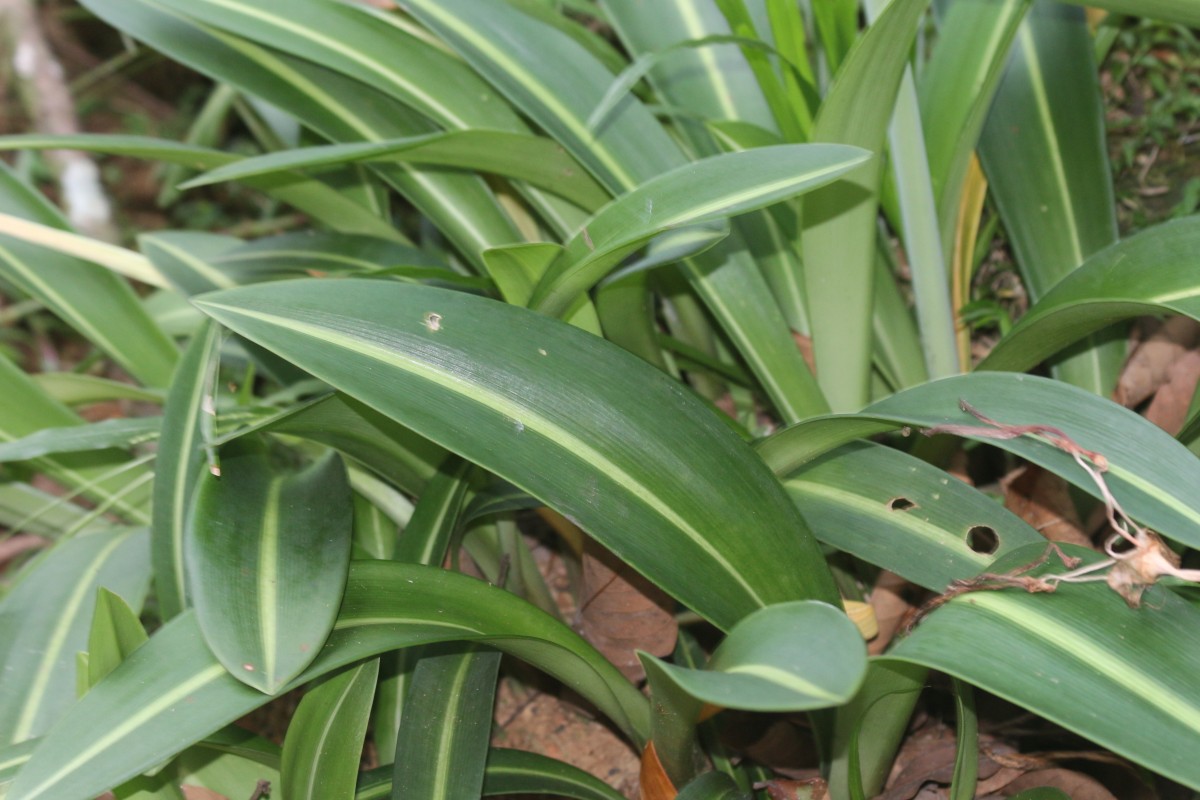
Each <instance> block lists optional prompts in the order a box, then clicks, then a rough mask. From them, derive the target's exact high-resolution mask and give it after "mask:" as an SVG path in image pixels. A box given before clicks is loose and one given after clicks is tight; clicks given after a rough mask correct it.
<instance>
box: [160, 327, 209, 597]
mask: <svg viewBox="0 0 1200 800" xmlns="http://www.w3.org/2000/svg"><path fill="white" fill-rule="evenodd" d="M220 346H221V328H220V326H218V325H215V324H213V323H212V322H207V321H206V322H205V324H204V325H202V326H201V328H200V330H199V331H197V332H196V335H195V336H194V337H193V338H192V341H191V343H190V344H189V345H188V348H187V351H186V352H185V353H184V355H183V359H182V360H181V361H180V362H179V366H178V368H177V369H176V373H175V378H174V380H173V381H172V382H171V389H170V391H169V392H168V393H167V402H166V405H165V406H164V407H163V419H162V436H161V438H160V439H159V442H158V456H157V460H156V463H155V468H156V471H155V475H154V506H153V508H152V514H153V522H152V525H151V531H152V533H153V535H152V537H151V543H150V551H151V555H152V557H153V560H154V588H155V589H156V590H157V593H158V603H159V607H160V609H161V613H162V615H163V617H164V618H166V619H170V618H171V617H173V616H175V615H176V614H178V613H179V612H180V611H182V610H183V609H184V608H186V607H187V606H188V601H187V594H188V593H187V582H186V578H185V575H184V563H183V536H184V529H185V528H186V524H187V514H188V511H189V510H190V509H191V507H192V495H193V493H194V492H195V489H196V482H197V481H198V480H199V478H200V473H201V471H202V470H203V468H204V461H205V452H204V448H205V447H206V446H211V445H210V443H208V442H205V441H204V428H205V426H206V425H208V424H210V423H211V419H210V420H206V419H205V415H206V414H210V412H209V411H206V410H205V409H204V402H205V398H206V397H207V398H208V399H209V400H212V399H213V397H214V395H215V392H216V387H215V386H214V381H215V379H216V367H217V359H219V357H220ZM211 411H212V412H215V409H212V410H211ZM210 416H211V414H210Z"/></svg>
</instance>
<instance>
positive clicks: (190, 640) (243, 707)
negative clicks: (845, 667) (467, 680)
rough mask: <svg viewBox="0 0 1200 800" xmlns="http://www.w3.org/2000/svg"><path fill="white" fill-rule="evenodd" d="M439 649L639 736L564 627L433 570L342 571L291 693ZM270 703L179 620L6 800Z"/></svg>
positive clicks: (62, 789)
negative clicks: (541, 675) (443, 645)
mask: <svg viewBox="0 0 1200 800" xmlns="http://www.w3.org/2000/svg"><path fill="white" fill-rule="evenodd" d="M444 641H479V642H484V643H488V644H492V645H494V646H495V647H497V648H499V649H502V650H504V651H505V652H507V653H510V654H512V655H515V656H517V657H518V658H521V659H523V660H525V661H528V662H529V663H530V664H533V665H534V666H536V667H538V668H539V669H542V670H543V671H545V672H547V673H549V674H550V675H552V676H554V677H557V678H559V679H560V680H562V681H563V682H564V683H567V684H568V685H570V686H572V687H573V688H574V689H575V690H577V691H579V692H580V693H581V694H582V695H583V696H584V697H587V698H588V699H589V700H590V701H592V702H593V703H594V704H595V705H596V706H597V708H599V709H600V710H601V711H602V712H603V713H605V714H606V715H608V716H609V718H611V719H612V720H613V721H614V722H615V723H616V724H617V725H618V726H619V727H620V728H621V729H622V730H624V731H625V732H626V733H627V734H629V735H630V736H631V737H632V738H634V739H635V740H638V741H640V740H641V738H642V737H643V736H644V735H645V731H646V730H647V728H648V718H649V709H648V707H647V704H646V700H645V698H644V697H642V695H641V694H640V693H639V692H638V690H637V689H636V688H635V687H634V686H633V685H632V684H630V683H629V682H628V681H627V680H625V678H624V677H623V676H622V675H621V673H620V672H619V671H618V670H617V669H616V668H615V667H613V666H612V664H610V663H609V662H608V661H607V660H605V658H604V657H603V656H602V655H600V654H599V653H598V652H597V651H596V650H595V649H594V648H593V647H592V646H591V645H589V644H588V643H587V642H585V641H584V640H583V639H581V638H580V637H579V636H578V635H577V634H576V633H574V632H573V631H571V629H570V628H568V627H566V626H565V625H563V624H562V623H561V622H559V621H558V620H556V619H554V618H553V617H551V616H549V615H548V614H546V613H544V612H542V611H539V610H538V609H537V608H535V607H534V606H532V605H530V604H529V603H526V602H524V601H523V600H520V599H519V598H517V597H515V596H513V595H512V594H509V593H508V592H505V591H503V590H501V589H497V588H495V587H493V586H490V585H488V584H486V583H483V582H482V581H478V580H475V579H473V578H468V577H466V576H464V575H460V574H457V573H452V572H447V571H445V570H441V569H436V568H433V567H424V566H415V565H409V564H400V563H396V562H383V561H367V562H356V563H355V564H353V565H352V567H351V571H350V578H349V581H348V583H347V588H346V595H345V598H344V599H343V603H342V613H341V614H340V615H339V618H338V623H337V625H336V626H335V629H334V632H333V634H332V635H331V636H330V638H329V640H328V641H326V643H325V647H324V649H323V651H322V653H321V655H320V656H319V657H318V659H317V661H316V662H315V663H314V664H313V665H312V666H311V667H310V668H309V669H308V671H307V672H306V673H305V674H303V675H301V676H300V677H299V678H297V680H296V682H295V685H299V684H301V683H303V682H305V681H308V680H311V679H313V678H317V677H320V676H321V675H323V674H326V673H328V672H330V671H332V670H335V669H337V668H338V667H341V666H345V665H346V664H351V663H354V662H355V661H359V660H361V659H364V658H369V657H372V656H375V655H378V654H380V653H384V652H387V651H389V650H394V649H396V648H400V647H411V646H415V645H422V644H433V643H436V642H444ZM288 688H292V687H288ZM269 699H270V698H269V697H268V696H266V695H264V694H262V693H261V692H259V691H257V690H256V689H252V688H250V687H249V686H247V685H246V684H244V683H242V682H241V681H239V680H238V679H237V678H234V677H233V676H232V675H230V674H229V673H228V671H226V670H225V668H224V667H222V666H221V665H220V663H218V662H217V661H216V659H215V658H214V657H213V656H212V653H211V651H210V650H209V649H208V646H207V645H206V644H205V643H204V638H203V635H202V634H201V632H200V628H199V625H198V624H197V622H196V617H195V614H194V613H193V612H190V611H189V612H184V613H183V614H180V615H179V616H177V617H176V618H175V619H173V620H172V621H171V622H169V623H167V624H166V625H165V626H164V627H163V628H162V629H160V630H159V631H158V632H157V633H156V634H155V635H154V636H153V637H151V639H150V641H149V642H147V643H146V644H145V645H143V646H142V647H140V648H138V649H137V650H136V651H134V652H133V653H132V654H131V655H130V656H129V658H128V659H126V660H125V661H124V662H122V663H121V665H120V666H119V667H117V669H115V670H114V671H113V672H112V673H111V674H110V675H109V676H108V677H107V678H105V680H103V681H101V682H100V684H98V685H97V686H96V687H95V688H93V689H92V690H91V691H90V692H88V694H87V695H85V696H84V697H83V699H82V700H80V702H79V703H77V704H76V705H75V706H74V707H73V708H72V709H71V710H70V711H69V712H68V714H67V716H66V717H65V718H64V719H63V721H62V722H61V723H60V724H59V725H57V726H56V727H55V728H54V730H53V731H51V733H50V734H49V735H48V736H46V737H45V738H44V739H43V740H42V744H41V745H40V746H39V749H38V751H37V752H36V753H35V754H34V756H33V758H32V759H31V760H30V761H29V763H28V764H27V765H26V766H25V767H24V768H23V769H22V771H21V773H20V774H19V775H18V777H17V780H16V782H15V783H14V784H13V786H12V788H11V790H10V791H9V797H8V800H50V798H61V797H93V796H95V795H97V794H100V793H101V792H103V791H104V790H105V789H107V788H109V787H110V786H113V785H115V784H118V783H120V782H121V781H123V780H126V779H128V778H130V777H132V776H134V775H137V774H139V773H140V772H142V771H144V770H146V769H148V768H150V767H151V766H153V765H154V764H156V763H158V762H160V761H161V760H162V756H163V754H164V753H168V752H177V751H179V750H182V749H184V748H185V747H186V746H187V745H189V744H191V743H193V742H196V741H198V740H200V739H201V738H203V737H205V736H207V735H209V734H210V733H212V732H213V731H216V730H218V729H220V728H221V727H223V726H224V725H227V724H228V723H230V722H232V721H234V720H236V719H238V718H239V717H241V716H243V715H244V714H246V713H247V712H249V711H251V710H253V709H255V708H257V707H258V706H260V705H263V704H264V703H266V702H268V701H269ZM184 709H186V710H187V713H181V712H182V711H183V710H184Z"/></svg>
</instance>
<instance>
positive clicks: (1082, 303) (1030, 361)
mask: <svg viewBox="0 0 1200 800" xmlns="http://www.w3.org/2000/svg"><path fill="white" fill-rule="evenodd" d="M1198 249H1200V217H1185V218H1184V219H1179V220H1173V221H1171V222H1165V223H1163V224H1161V225H1157V226H1155V227H1153V228H1151V229H1149V230H1146V231H1142V232H1141V233H1139V234H1137V235H1135V236H1131V237H1130V238H1128V239H1125V240H1124V241H1121V242H1117V243H1116V244H1114V245H1112V246H1111V247H1108V248H1105V249H1104V250H1101V251H1100V252H1098V253H1096V254H1095V255H1093V256H1092V257H1091V258H1089V259H1088V260H1087V261H1086V262H1084V263H1083V264H1082V265H1081V266H1080V267H1079V268H1078V269H1076V270H1075V271H1074V272H1072V273H1071V274H1070V275H1068V276H1067V277H1065V278H1063V280H1062V281H1060V282H1059V283H1058V284H1056V285H1055V286H1054V288H1052V289H1051V290H1050V291H1049V292H1047V293H1046V294H1045V295H1044V296H1043V297H1042V298H1041V299H1040V300H1038V302H1036V303H1034V304H1033V307H1032V308H1030V309H1029V312H1028V313H1027V314H1026V315H1025V316H1023V317H1022V318H1021V319H1020V320H1019V321H1018V322H1017V324H1016V325H1015V326H1014V327H1013V329H1012V330H1011V331H1009V332H1008V335H1007V336H1005V337H1004V338H1003V339H1001V340H1000V341H999V342H998V343H997V344H996V347H995V348H994V349H993V350H992V352H991V353H989V354H988V356H987V358H985V359H984V360H983V361H982V362H981V363H980V364H979V367H978V368H979V369H983V370H1013V371H1023V370H1027V369H1030V368H1032V367H1034V366H1036V365H1037V364H1038V363H1039V362H1041V361H1042V360H1044V359H1046V358H1047V357H1049V356H1051V355H1053V354H1055V353H1057V352H1059V351H1060V350H1062V349H1063V348H1065V347H1068V346H1069V345H1071V344H1073V343H1074V342H1077V341H1079V340H1080V339H1083V338H1084V337H1086V336H1087V335H1088V334H1091V333H1094V332H1096V331H1099V330H1101V329H1103V328H1105V327H1107V326H1108V325H1111V324H1112V323H1114V322H1119V321H1121V320H1126V319H1130V318H1132V317H1139V316H1143V315H1146V314H1154V313H1159V312H1162V311H1169V312H1174V313H1177V314H1186V315H1187V316H1189V317H1193V318H1195V319H1200V279H1198V278H1197V276H1196V267H1195V263H1196V252H1197V250H1198Z"/></svg>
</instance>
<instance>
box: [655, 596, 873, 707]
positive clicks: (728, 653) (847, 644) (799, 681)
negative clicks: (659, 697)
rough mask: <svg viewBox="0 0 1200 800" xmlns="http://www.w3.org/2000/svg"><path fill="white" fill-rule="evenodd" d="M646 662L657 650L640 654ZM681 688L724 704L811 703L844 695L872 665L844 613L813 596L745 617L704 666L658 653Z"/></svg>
mask: <svg viewBox="0 0 1200 800" xmlns="http://www.w3.org/2000/svg"><path fill="white" fill-rule="evenodd" d="M639 656H640V657H641V659H642V660H643V662H645V661H647V660H650V659H652V658H653V657H652V656H649V655H646V654H639ZM658 666H659V668H660V670H661V672H662V673H663V674H664V675H665V676H666V677H668V678H670V679H671V680H673V681H674V682H675V683H676V684H678V685H679V686H680V687H681V688H682V689H683V690H684V691H686V692H687V693H688V694H691V695H692V696H693V697H696V698H697V699H699V700H703V701H704V702H706V703H710V704H712V705H715V706H721V707H722V708H739V709H745V710H749V711H809V710H812V709H817V708H829V707H830V706H835V705H839V704H841V703H844V702H846V701H847V700H849V699H850V698H851V697H853V696H854V693H855V692H856V691H857V690H858V687H859V684H860V683H862V679H863V675H865V674H866V670H867V651H866V647H864V646H863V641H862V635H861V634H859V632H858V629H857V628H855V627H854V623H852V622H851V621H850V618H849V617H847V616H846V614H845V613H844V612H843V611H841V610H839V609H836V608H834V607H833V606H830V605H826V604H825V603H819V602H815V601H812V600H807V601H800V602H795V603H779V604H776V605H773V606H770V607H769V608H764V609H762V610H760V611H756V612H754V613H753V614H751V615H750V616H748V617H746V618H745V619H743V620H741V621H740V622H739V623H738V624H737V625H735V626H734V627H733V629H732V630H731V631H730V632H729V635H728V636H727V637H725V639H724V640H723V641H722V642H721V644H720V645H718V646H717V649H716V650H715V651H714V652H713V655H712V658H711V659H710V660H709V662H708V666H707V668H706V669H703V670H695V669H688V668H686V667H677V666H675V665H674V664H670V663H667V662H665V661H658Z"/></svg>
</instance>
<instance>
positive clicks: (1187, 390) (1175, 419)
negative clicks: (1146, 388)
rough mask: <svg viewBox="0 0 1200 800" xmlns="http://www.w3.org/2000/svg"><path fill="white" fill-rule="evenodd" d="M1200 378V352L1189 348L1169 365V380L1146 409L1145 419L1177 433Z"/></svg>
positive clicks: (1167, 430) (1185, 418) (1173, 433)
mask: <svg viewBox="0 0 1200 800" xmlns="http://www.w3.org/2000/svg"><path fill="white" fill-rule="evenodd" d="M1197 379H1200V352H1197V351H1195V350H1188V351H1187V352H1186V353H1184V354H1183V355H1181V356H1180V357H1179V358H1178V359H1176V360H1175V361H1174V362H1172V364H1171V366H1170V367H1168V368H1167V377H1166V380H1165V381H1163V383H1162V384H1161V385H1160V386H1159V387H1158V390H1157V391H1155V393H1154V398H1153V399H1152V400H1151V401H1150V405H1149V407H1147V408H1146V413H1145V417H1146V419H1148V420H1150V421H1151V422H1153V423H1154V424H1155V425H1157V426H1158V427H1160V428H1162V429H1163V430H1164V431H1166V432H1167V433H1169V434H1171V435H1172V436H1174V435H1175V434H1177V433H1179V431H1180V430H1182V429H1183V423H1184V422H1185V421H1186V420H1187V412H1188V408H1189V407H1190V405H1191V403H1192V395H1193V394H1195V393H1196V382H1197Z"/></svg>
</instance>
